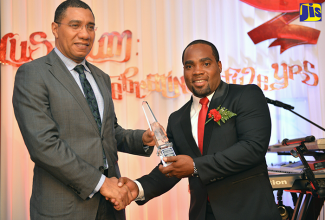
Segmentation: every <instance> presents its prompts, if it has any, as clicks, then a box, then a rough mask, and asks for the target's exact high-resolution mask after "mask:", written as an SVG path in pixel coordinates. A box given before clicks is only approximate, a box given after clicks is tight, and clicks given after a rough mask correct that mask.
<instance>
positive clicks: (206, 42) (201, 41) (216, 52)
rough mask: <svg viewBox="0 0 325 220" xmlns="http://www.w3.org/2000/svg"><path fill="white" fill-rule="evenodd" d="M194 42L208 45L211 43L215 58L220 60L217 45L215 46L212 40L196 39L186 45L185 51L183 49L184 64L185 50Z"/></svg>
mask: <svg viewBox="0 0 325 220" xmlns="http://www.w3.org/2000/svg"><path fill="white" fill-rule="evenodd" d="M193 44H206V45H209V46H210V47H211V49H212V54H213V56H214V58H215V59H216V61H217V62H218V61H219V52H218V50H217V48H216V46H214V44H213V43H211V42H209V41H206V40H195V41H192V42H191V43H189V44H188V45H187V46H186V48H185V49H184V51H183V55H182V63H183V64H184V54H185V50H186V49H187V48H188V47H189V46H191V45H193Z"/></svg>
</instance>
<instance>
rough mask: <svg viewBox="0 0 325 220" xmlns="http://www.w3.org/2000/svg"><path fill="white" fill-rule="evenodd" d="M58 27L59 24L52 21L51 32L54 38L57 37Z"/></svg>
mask: <svg viewBox="0 0 325 220" xmlns="http://www.w3.org/2000/svg"><path fill="white" fill-rule="evenodd" d="M58 28H59V24H57V23H55V22H52V33H53V35H54V37H55V38H56V39H57V38H59V35H58Z"/></svg>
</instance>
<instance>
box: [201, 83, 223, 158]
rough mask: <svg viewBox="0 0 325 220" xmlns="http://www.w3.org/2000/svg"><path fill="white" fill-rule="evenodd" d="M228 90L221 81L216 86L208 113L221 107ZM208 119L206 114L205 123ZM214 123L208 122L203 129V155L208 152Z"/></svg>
mask: <svg viewBox="0 0 325 220" xmlns="http://www.w3.org/2000/svg"><path fill="white" fill-rule="evenodd" d="M228 90H229V85H228V84H227V83H224V82H223V81H221V82H220V85H219V86H218V88H217V90H216V92H215V93H214V95H213V97H212V99H211V103H210V105H209V109H208V113H209V112H210V110H211V109H216V108H218V107H219V106H220V105H221V107H222V103H223V102H224V100H225V98H226V97H227V94H228ZM208 119H209V118H208V114H207V116H206V119H205V121H207V120H208ZM214 123H215V122H214V121H210V122H209V123H207V124H206V125H205V127H204V139H203V155H206V154H207V152H208V149H209V145H210V140H211V135H212V131H213V128H214Z"/></svg>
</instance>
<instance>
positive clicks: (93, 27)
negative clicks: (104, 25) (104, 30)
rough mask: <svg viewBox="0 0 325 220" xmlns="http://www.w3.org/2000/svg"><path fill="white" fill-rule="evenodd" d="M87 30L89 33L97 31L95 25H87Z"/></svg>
mask: <svg viewBox="0 0 325 220" xmlns="http://www.w3.org/2000/svg"><path fill="white" fill-rule="evenodd" d="M86 27H87V29H88V30H89V31H94V30H95V25H93V24H87V26H86Z"/></svg>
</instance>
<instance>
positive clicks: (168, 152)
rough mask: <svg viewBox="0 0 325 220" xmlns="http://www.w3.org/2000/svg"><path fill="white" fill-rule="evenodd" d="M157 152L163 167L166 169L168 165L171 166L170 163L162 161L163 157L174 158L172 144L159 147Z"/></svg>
mask: <svg viewBox="0 0 325 220" xmlns="http://www.w3.org/2000/svg"><path fill="white" fill-rule="evenodd" d="M158 149H159V150H158V151H159V157H160V159H161V162H162V164H163V166H164V167H167V166H168V165H170V164H172V162H168V163H166V162H165V161H163V158H164V157H172V156H176V154H175V151H174V149H173V143H167V144H164V145H161V146H159V148H158Z"/></svg>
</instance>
